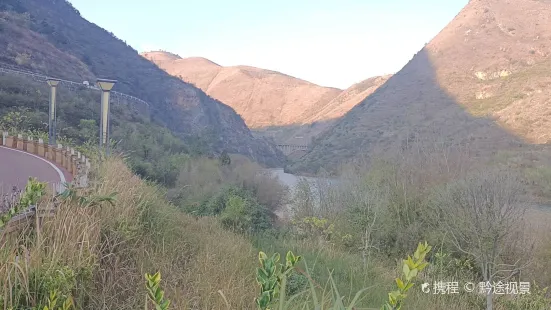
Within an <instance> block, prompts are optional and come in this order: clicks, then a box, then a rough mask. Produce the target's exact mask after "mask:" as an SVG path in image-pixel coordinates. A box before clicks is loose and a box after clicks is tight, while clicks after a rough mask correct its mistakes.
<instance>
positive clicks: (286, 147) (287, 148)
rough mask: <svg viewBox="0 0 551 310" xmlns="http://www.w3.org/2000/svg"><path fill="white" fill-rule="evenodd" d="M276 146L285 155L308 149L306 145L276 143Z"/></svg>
mask: <svg viewBox="0 0 551 310" xmlns="http://www.w3.org/2000/svg"><path fill="white" fill-rule="evenodd" d="M277 148H278V149H280V150H281V151H282V152H283V154H285V155H289V154H291V153H294V152H296V151H308V145H293V144H278V145H277Z"/></svg>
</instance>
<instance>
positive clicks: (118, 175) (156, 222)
mask: <svg viewBox="0 0 551 310" xmlns="http://www.w3.org/2000/svg"><path fill="white" fill-rule="evenodd" d="M425 159H426V158H425ZM125 161H126V163H125ZM128 161H129V160H128V159H121V158H120V157H114V158H109V159H104V160H103V161H101V162H97V163H96V164H95V165H94V167H96V170H95V171H94V172H93V180H94V181H93V182H92V183H91V186H90V187H89V188H88V189H74V188H70V189H69V190H68V192H66V193H65V194H64V195H60V196H58V197H51V196H50V195H45V196H42V197H40V199H39V201H40V202H39V203H38V206H39V208H46V206H51V205H52V204H56V205H57V210H58V211H57V213H56V215H55V216H54V217H53V218H50V219H47V220H45V222H44V224H43V225H42V226H41V227H40V228H39V229H36V228H33V227H34V226H32V225H31V226H29V229H27V230H22V231H20V232H19V233H17V234H13V233H12V234H10V235H9V237H6V238H3V239H2V246H1V249H2V250H1V253H2V254H1V257H0V273H2V276H1V277H0V279H4V280H1V281H2V283H1V285H2V287H3V294H2V299H1V302H2V303H3V304H2V305H1V306H2V307H0V308H4V309H10V307H12V308H13V309H31V308H32V309H45V308H44V307H45V306H48V303H50V302H51V300H50V299H52V298H53V299H54V300H55V301H56V303H57V305H58V306H57V307H61V306H62V305H63V304H64V303H67V305H69V304H71V305H72V306H70V307H74V308H75V309H140V308H141V309H143V308H144V307H150V309H153V308H154V307H156V306H155V305H158V306H159V307H160V308H158V309H304V308H305V309H352V308H353V307H354V309H385V310H386V309H434V310H436V309H515V310H516V309H519V310H520V309H537V310H540V309H549V307H550V305H551V303H550V298H549V295H548V294H549V293H548V292H547V291H546V289H545V287H548V286H549V284H550V282H551V273H549V272H547V271H546V270H549V269H550V267H551V266H549V264H550V261H551V260H550V259H549V253H550V252H549V250H550V247H549V244H550V243H549V241H550V239H549V236H551V233H550V231H549V228H550V227H549V225H548V224H547V223H548V222H549V221H548V219H549V214H548V212H549V211H548V210H545V209H542V208H535V207H532V206H529V205H528V204H527V203H528V202H531V201H533V200H531V199H532V198H530V197H531V196H530V195H528V192H527V191H525V190H524V188H525V184H532V187H534V188H535V187H537V188H540V189H539V191H540V193H544V192H546V191H547V187H546V184H548V182H549V181H550V179H549V176H548V175H547V174H546V173H544V171H546V170H545V169H536V168H539V167H533V168H527V169H526V173H520V174H515V173H513V172H511V170H507V169H500V165H499V164H496V165H495V167H490V166H488V167H487V170H484V171H477V170H476V169H475V170H473V169H465V170H461V169H455V168H457V167H459V166H460V165H459V163H458V162H457V161H456V162H453V161H448V164H446V165H440V164H436V163H435V162H434V161H424V160H423V158H422V157H418V158H416V159H415V158H412V157H410V161H409V162H406V161H401V162H396V161H393V160H392V159H386V160H385V161H377V162H373V163H371V165H369V166H368V165H363V164H357V165H354V166H352V165H350V166H345V167H343V169H342V180H343V181H342V182H344V183H343V185H344V184H345V186H330V185H329V183H326V182H325V181H323V179H320V181H319V182H317V183H316V184H307V183H301V184H299V186H298V187H297V189H296V190H295V191H294V193H293V194H291V193H290V192H289V191H288V189H287V188H285V187H283V186H282V185H281V184H279V183H278V182H277V181H276V180H275V179H274V178H273V177H272V176H271V175H267V174H264V173H261V172H260V171H261V170H260V167H259V166H257V165H256V164H254V163H252V162H250V161H249V160H248V159H245V158H243V157H240V156H234V155H223V156H221V157H220V158H216V159H215V158H212V159H209V158H201V157H190V158H187V159H186V160H185V161H184V163H183V164H182V166H181V169H180V170H179V174H178V178H177V180H176V181H175V185H174V186H172V187H170V188H167V187H166V186H163V185H160V184H155V183H152V182H147V181H143V180H142V179H140V178H139V177H138V176H136V175H134V174H133V172H132V171H131V170H130V169H129V168H127V165H128ZM429 162H431V163H432V164H433V168H434V169H433V170H432V171H430V172H427V170H425V166H424V165H426V164H428V163H429ZM413 163H415V164H414V165H412V164H413ZM436 167H439V168H436ZM452 167H455V168H454V169H455V172H454V173H450V174H448V173H444V172H445V171H448V169H450V170H449V171H450V172H451V171H452V169H451V168H452ZM534 169H536V170H534ZM533 171H540V173H539V174H535V173H533ZM421 180H422V181H423V182H421ZM539 185H542V186H539ZM548 194H551V193H548ZM169 200H170V201H169ZM283 205H289V206H290V210H291V211H290V212H291V214H290V217H291V219H292V220H291V221H288V222H287V221H282V220H279V219H278V218H277V217H276V216H275V215H274V213H275V212H276V211H278V210H279V209H280V208H281V207H282V206H283ZM527 223H530V225H527ZM425 241H426V242H427V244H425V243H424V242H425ZM420 242H421V244H420V245H419V243H420ZM414 252H418V253H417V254H415V253H414ZM259 253H260V254H259ZM422 253H424V254H422ZM408 254H409V255H411V258H410V259H407V258H408ZM404 258H405V259H406V260H405V261H404V260H403V259H404ZM259 259H260V261H259ZM424 262H426V263H427V264H425V263H424ZM280 264H281V265H280ZM404 265H407V266H408V267H407V268H406V267H404ZM416 268H419V270H420V271H412V270H414V269H416ZM260 270H264V271H262V272H260ZM157 272H158V274H157ZM259 272H260V273H259ZM145 274H147V276H146V277H145V278H144V275H145ZM397 278H398V279H399V280H397ZM413 278H415V280H413ZM270 279H272V280H270ZM274 279H275V282H274ZM439 281H443V282H444V283H446V282H458V283H461V284H459V288H458V293H457V294H453V293H447V294H444V293H442V292H443V291H442V292H440V293H438V294H435V293H433V289H434V285H435V283H438V282H439ZM466 281H469V282H473V283H476V285H478V283H479V282H485V281H490V282H492V281H495V282H498V281H507V282H515V281H516V282H529V283H530V294H524V295H521V294H518V295H500V294H492V295H490V296H491V299H490V298H489V297H488V296H484V295H481V294H477V293H476V292H472V293H466V292H465V291H464V290H463V284H464V283H465V282H466ZM410 283H414V285H413V286H410V285H409V284H410ZM423 283H428V284H429V286H428V288H429V289H430V290H431V291H430V293H423V291H422V289H421V284H423ZM444 285H445V284H444ZM406 288H407V289H406ZM440 289H445V288H442V287H441V288H440ZM448 289H449V288H448ZM161 291H162V292H163V294H160V292H161ZM406 291H407V292H406ZM155 292H158V293H155ZM67 300H69V301H67ZM146 305H147V306H146ZM280 305H281V307H282V308H279V307H280ZM316 305H317V306H318V307H319V308H317V307H316ZM399 305H401V306H399ZM488 305H491V306H488ZM33 307H34V308H33ZM67 307H69V306H67ZM347 307H349V308H347ZM62 309H63V308H62Z"/></svg>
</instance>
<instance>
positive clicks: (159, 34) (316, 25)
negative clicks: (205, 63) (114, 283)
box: [70, 0, 468, 89]
mask: <svg viewBox="0 0 551 310" xmlns="http://www.w3.org/2000/svg"><path fill="white" fill-rule="evenodd" d="M70 2H71V3H72V4H73V6H74V7H75V8H76V9H78V10H79V11H80V13H81V15H82V16H83V17H84V18H86V19H88V20H89V21H91V22H93V23H95V24H97V25H98V26H100V27H102V28H105V29H107V30H109V31H111V32H113V33H114V34H115V35H116V36H117V37H118V38H120V39H122V40H124V41H126V42H127V43H128V44H130V45H131V46H132V47H134V48H135V49H136V50H138V51H139V52H140V53H141V52H146V51H152V50H165V51H169V52H172V53H175V54H178V55H180V56H182V57H205V58H208V59H210V60H211V61H214V62H216V63H218V64H219V65H222V66H236V65H248V66H254V67H259V68H264V69H270V70H274V71H279V72H282V73H285V74H288V75H291V76H294V77H297V78H301V79H304V80H307V81H310V82H312V83H316V84H319V85H322V86H330V87H337V88H341V89H345V88H347V87H349V86H351V85H352V84H354V83H357V82H360V81H362V80H365V79H367V78H369V77H372V76H377V75H383V74H390V73H395V72H397V71H399V70H400V69H401V68H402V67H403V66H404V65H405V64H406V63H407V62H408V61H409V60H410V59H411V58H412V57H413V55H415V53H417V52H418V51H419V50H420V49H421V48H423V46H424V45H425V43H428V42H429V41H430V40H431V39H432V38H433V37H434V36H436V35H437V34H438V32H440V30H442V28H444V27H445V26H446V25H447V24H448V23H449V22H450V21H451V20H452V19H453V18H454V17H455V16H456V15H457V14H458V13H459V11H460V10H461V9H462V8H463V7H464V6H465V5H466V4H467V3H468V0H445V1H442V0H417V1H412V0H317V1H315V0H278V1H273V0H233V1H230V0H156V1H151V0H115V1H113V0H94V1H90V0H70Z"/></svg>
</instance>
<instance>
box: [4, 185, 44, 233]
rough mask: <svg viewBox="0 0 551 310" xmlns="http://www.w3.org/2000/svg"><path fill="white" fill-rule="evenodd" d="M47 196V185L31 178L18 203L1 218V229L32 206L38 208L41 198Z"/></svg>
mask: <svg viewBox="0 0 551 310" xmlns="http://www.w3.org/2000/svg"><path fill="white" fill-rule="evenodd" d="M44 195H46V183H44V182H39V181H38V180H37V179H36V178H29V181H28V182H27V185H26V186H25V191H24V192H23V194H21V197H20V199H19V201H18V202H16V203H13V204H12V205H11V206H10V208H9V209H8V210H7V212H5V213H4V214H2V215H1V216H0V228H2V227H4V226H5V225H6V224H7V223H8V222H9V221H10V220H11V219H12V218H13V217H14V216H16V215H17V214H19V213H20V212H21V211H23V210H27V209H28V208H30V207H31V206H36V204H37V203H38V201H39V200H40V198H42V196H44Z"/></svg>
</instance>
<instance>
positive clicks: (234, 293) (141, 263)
mask: <svg viewBox="0 0 551 310" xmlns="http://www.w3.org/2000/svg"><path fill="white" fill-rule="evenodd" d="M98 176H99V178H98V179H97V180H96V181H97V182H95V183H94V185H93V187H92V189H91V194H99V195H107V194H110V193H112V192H117V193H118V195H117V198H116V203H115V205H114V206H110V205H108V204H105V205H102V206H101V207H89V208H83V207H79V206H77V205H75V204H73V203H67V202H65V203H62V204H61V205H60V207H59V209H58V212H57V214H56V216H55V217H53V218H52V219H51V220H48V221H47V222H46V223H45V224H44V226H43V229H41V230H40V231H33V230H27V231H25V232H22V233H21V234H20V235H19V237H18V238H12V239H11V240H8V241H6V243H5V244H3V246H2V254H3V255H2V256H1V258H0V273H2V276H1V277H0V278H2V279H6V280H7V279H10V281H6V280H2V281H0V282H1V283H2V286H3V295H4V296H5V297H4V298H5V299H4V300H11V301H9V302H8V303H7V306H9V305H10V304H12V305H28V306H36V305H38V304H39V303H40V302H44V297H45V295H44V294H47V293H48V290H52V289H56V288H57V289H59V287H56V285H57V286H59V285H58V284H55V283H56V282H52V281H49V282H48V281H46V280H44V279H48V277H50V276H51V275H55V274H58V273H59V272H60V271H63V270H65V271H67V270H70V271H71V272H73V273H74V274H75V279H76V281H75V285H73V286H72V287H71V288H70V290H69V291H71V292H72V294H73V296H74V297H75V301H76V302H77V305H78V308H79V309H137V308H139V307H141V305H142V304H143V300H144V299H143V298H144V296H145V295H144V293H145V290H144V285H143V281H144V280H143V275H144V274H145V273H146V272H149V273H154V272H156V271H160V272H161V274H162V275H163V281H162V286H163V288H164V289H165V290H166V295H167V297H168V298H169V299H170V300H171V301H172V304H173V308H175V309H221V308H225V303H224V301H223V300H222V298H221V296H220V295H219V293H218V290H221V291H222V292H223V294H224V295H225V296H226V298H227V299H228V302H229V303H230V305H231V308H232V309H247V308H250V307H251V306H252V305H253V304H254V302H253V298H254V295H255V290H254V289H251V288H253V287H255V282H254V278H253V272H254V262H255V253H254V251H253V248H252V247H251V246H250V245H249V244H248V243H247V242H246V241H245V240H244V239H243V238H241V237H239V236H237V235H234V234H232V233H229V232H227V231H223V230H222V228H221V227H220V226H219V225H218V223H217V222H216V221H215V220H213V219H211V218H203V219H200V220H195V219H192V218H190V217H189V216H187V215H185V214H183V213H181V212H180V211H178V210H177V209H176V208H175V207H173V206H171V205H170V204H168V203H166V202H165V200H164V198H163V197H162V193H161V192H159V191H158V190H157V189H156V188H154V187H152V186H149V185H147V184H145V183H144V182H143V181H141V180H140V179H139V178H138V177H136V176H134V175H132V174H131V172H130V171H129V170H128V169H127V167H126V166H125V164H124V163H123V162H122V161H121V160H119V159H110V160H108V161H107V162H105V163H104V164H102V166H101V169H100V170H99V171H98ZM49 204H51V201H49V202H48V201H47V202H44V204H43V206H45V205H49ZM21 251H23V252H24V253H26V254H25V255H23V256H20V258H16V256H15V255H16V252H18V253H19V252H21ZM22 257H26V259H21V258H22ZM32 279H38V280H35V281H32ZM40 279H42V280H40ZM65 283H71V281H69V280H67V281H65ZM45 290H46V291H45Z"/></svg>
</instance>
